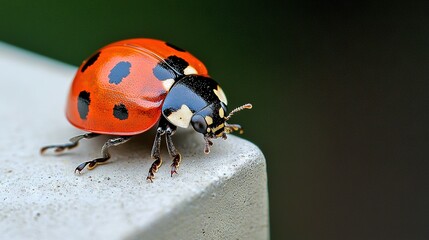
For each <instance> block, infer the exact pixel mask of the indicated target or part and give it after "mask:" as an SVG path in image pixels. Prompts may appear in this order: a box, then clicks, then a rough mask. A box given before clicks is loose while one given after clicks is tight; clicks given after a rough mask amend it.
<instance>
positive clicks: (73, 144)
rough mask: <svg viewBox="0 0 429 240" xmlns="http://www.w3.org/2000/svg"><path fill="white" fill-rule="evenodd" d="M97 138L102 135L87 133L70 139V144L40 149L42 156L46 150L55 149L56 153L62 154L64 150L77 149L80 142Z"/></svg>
mask: <svg viewBox="0 0 429 240" xmlns="http://www.w3.org/2000/svg"><path fill="white" fill-rule="evenodd" d="M97 136H100V134H98V133H85V134H81V135H77V136H75V137H72V138H70V142H69V143H65V144H58V145H49V146H45V147H42V148H41V149H40V154H43V153H45V152H46V150H48V149H53V150H54V152H55V153H61V152H63V151H64V150H70V149H73V148H75V147H77V145H78V144H79V141H80V140H82V139H90V138H93V137H97Z"/></svg>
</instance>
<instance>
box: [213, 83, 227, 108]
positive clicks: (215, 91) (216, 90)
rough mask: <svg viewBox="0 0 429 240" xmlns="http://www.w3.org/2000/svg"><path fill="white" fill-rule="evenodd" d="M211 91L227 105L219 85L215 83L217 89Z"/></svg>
mask: <svg viewBox="0 0 429 240" xmlns="http://www.w3.org/2000/svg"><path fill="white" fill-rule="evenodd" d="M213 92H214V93H215V94H216V96H217V97H218V98H219V100H220V101H221V102H223V103H225V105H228V100H226V96H225V93H224V92H223V90H222V88H220V86H219V85H217V89H213Z"/></svg>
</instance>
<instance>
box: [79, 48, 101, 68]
mask: <svg viewBox="0 0 429 240" xmlns="http://www.w3.org/2000/svg"><path fill="white" fill-rule="evenodd" d="M100 53H101V52H98V53H96V54H94V55H92V56H91V57H90V58H89V59H88V60H87V61H86V62H85V64H84V65H83V66H82V68H81V69H80V71H81V72H85V70H86V69H87V68H88V67H89V66H91V65H92V64H94V63H95V62H96V61H97V59H98V57H99V56H100Z"/></svg>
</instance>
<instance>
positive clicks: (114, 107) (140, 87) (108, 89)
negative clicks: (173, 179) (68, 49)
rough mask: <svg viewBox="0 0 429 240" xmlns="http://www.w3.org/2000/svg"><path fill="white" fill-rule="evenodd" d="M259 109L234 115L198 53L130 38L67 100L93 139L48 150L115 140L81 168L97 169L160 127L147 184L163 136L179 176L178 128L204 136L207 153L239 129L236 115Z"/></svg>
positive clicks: (111, 49) (84, 70) (91, 62)
mask: <svg viewBox="0 0 429 240" xmlns="http://www.w3.org/2000/svg"><path fill="white" fill-rule="evenodd" d="M251 108H252V105H251V104H244V105H243V106H241V107H238V108H235V109H234V110H232V111H231V112H230V113H229V114H228V115H227V98H226V95H225V93H224V92H223V90H222V88H221V87H220V85H219V84H218V83H217V82H216V81H215V80H213V79H212V78H211V77H210V76H209V75H208V71H207V68H206V67H205V66H204V64H203V63H202V62H201V61H200V60H199V59H197V58H196V57H194V56H193V55H192V54H191V53H189V52H187V51H185V50H183V49H182V48H179V47H176V46H175V45H173V44H170V43H168V42H164V41H161V40H156V39H147V38H136V39H128V40H122V41H118V42H114V43H111V44H109V45H107V46H104V47H102V48H101V49H100V50H98V51H97V52H96V53H94V54H93V55H92V56H90V57H89V58H88V59H87V60H85V61H84V62H83V63H82V65H81V66H80V67H79V68H78V70H77V73H76V75H75V77H74V80H73V82H72V85H71V88H70V92H69V94H68V97H67V104H66V117H67V119H68V121H69V122H70V123H71V124H72V125H74V126H75V127H77V128H79V129H81V130H84V131H86V132H87V133H84V134H81V135H78V136H75V137H73V138H71V139H70V142H69V143H66V144H59V145H49V146H45V147H43V148H41V150H40V151H41V153H42V154H43V153H44V152H45V151H46V150H48V149H53V151H54V152H56V153H59V152H62V151H64V150H70V149H72V148H75V147H76V146H77V145H78V143H79V141H80V140H82V139H90V138H94V137H96V136H99V135H102V134H106V135H112V136H115V137H113V138H111V139H109V140H107V142H106V143H105V144H104V145H103V147H102V149H101V155H102V156H101V157H100V158H96V159H93V160H91V161H87V162H83V163H81V164H80V165H78V166H77V167H76V169H75V172H76V173H80V172H81V171H82V170H83V169H84V168H85V167H88V169H89V170H92V169H93V168H95V167H96V166H97V165H99V164H101V163H104V162H106V161H107V160H109V159H110V157H111V156H110V153H109V148H110V147H112V146H117V145H120V144H123V143H125V142H127V141H129V140H130V139H131V137H132V136H134V135H137V134H140V133H143V132H146V131H147V130H149V129H151V128H152V127H153V126H154V125H155V124H157V123H158V127H157V129H156V135H155V140H154V144H153V147H152V151H151V157H152V158H153V159H155V161H154V162H153V163H152V165H151V167H150V169H149V172H148V175H147V180H149V181H150V182H152V181H153V179H154V177H155V173H156V172H157V171H158V169H159V167H160V166H161V164H162V159H161V156H160V149H161V138H162V136H163V135H165V139H166V144H167V149H168V152H169V154H170V156H171V157H172V158H173V162H172V164H171V176H173V174H175V173H177V170H178V168H179V165H180V162H181V158H182V157H181V154H180V153H179V151H178V150H177V149H176V148H175V146H174V144H173V140H172V137H171V136H172V135H174V133H175V132H176V129H177V127H181V128H188V126H189V125H191V126H192V127H193V129H194V130H195V131H196V132H198V133H201V134H203V139H204V141H205V147H204V152H205V153H206V154H208V153H209V152H210V147H211V146H212V145H213V142H212V141H211V139H214V138H219V137H221V138H223V139H226V138H227V136H226V134H227V133H231V132H234V131H239V132H240V133H242V128H241V126H240V125H238V124H229V123H227V121H228V120H229V119H230V118H231V116H232V115H233V114H234V113H236V112H238V111H241V110H243V109H251Z"/></svg>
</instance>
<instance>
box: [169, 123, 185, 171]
mask: <svg viewBox="0 0 429 240" xmlns="http://www.w3.org/2000/svg"><path fill="white" fill-rule="evenodd" d="M176 129H177V127H176V126H174V125H171V126H168V127H167V130H166V131H165V140H166V142H167V149H168V153H170V156H171V157H173V163H172V164H171V176H173V174H174V173H176V174H177V169H179V165H180V162H181V161H182V156H181V155H180V153H179V151H177V149H176V147H175V146H174V144H173V140H172V139H171V136H173V135H174V133H175V132H176Z"/></svg>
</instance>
